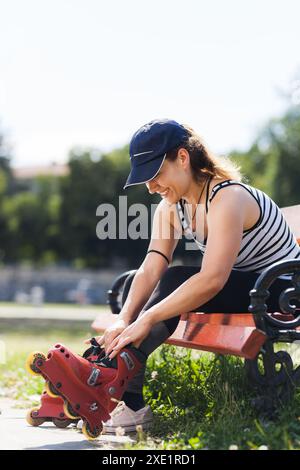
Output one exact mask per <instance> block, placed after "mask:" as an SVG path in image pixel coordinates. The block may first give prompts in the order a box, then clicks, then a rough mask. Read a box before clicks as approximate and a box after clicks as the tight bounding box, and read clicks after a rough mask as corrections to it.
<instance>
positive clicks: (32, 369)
mask: <svg viewBox="0 0 300 470" xmlns="http://www.w3.org/2000/svg"><path fill="white" fill-rule="evenodd" d="M39 359H41V360H42V361H46V356H45V355H44V354H43V353H41V352H32V353H30V354H29V356H28V357H27V359H26V362H25V369H26V370H27V372H29V374H31V375H40V374H41V371H40V369H39V368H38V366H37V364H36V363H37V361H38V360H39Z"/></svg>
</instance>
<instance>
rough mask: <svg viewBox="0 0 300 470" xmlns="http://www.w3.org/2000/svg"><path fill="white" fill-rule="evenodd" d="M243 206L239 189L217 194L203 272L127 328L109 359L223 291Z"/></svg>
mask: <svg viewBox="0 0 300 470" xmlns="http://www.w3.org/2000/svg"><path fill="white" fill-rule="evenodd" d="M243 207H244V206H243V196H242V192H241V191H240V188H239V187H236V186H234V187H230V188H229V187H228V188H226V191H223V192H221V191H220V192H219V193H217V194H216V196H215V198H214V199H213V201H212V203H211V205H210V210H209V213H208V221H207V222H208V240H207V246H206V251H205V254H204V257H203V262H202V267H201V271H200V272H199V273H197V274H195V275H194V276H192V277H190V278H189V279H188V280H187V281H185V282H184V283H183V284H182V285H181V286H179V287H178V288H177V289H176V290H175V291H174V292H172V293H171V294H170V295H168V296H167V297H166V298H165V299H163V300H161V301H160V302H159V303H157V304H155V305H154V306H152V307H151V308H149V310H146V311H145V312H144V313H143V315H142V316H140V317H139V318H138V319H137V320H136V321H135V322H134V323H133V324H132V325H130V326H129V327H128V328H126V330H124V332H123V333H122V334H121V335H120V336H119V337H117V338H116V339H115V340H114V342H113V343H112V344H111V346H110V348H109V349H108V353H109V352H111V351H112V349H114V352H113V353H112V354H111V356H110V357H114V356H115V355H116V354H117V352H118V350H119V349H120V348H122V347H124V346H125V345H126V344H129V343H131V342H133V343H134V344H135V346H137V347H138V346H139V345H140V343H141V342H142V340H143V338H145V337H146V336H147V334H148V333H149V331H150V329H151V327H152V325H154V324H155V323H157V322H159V321H162V320H167V319H168V318H172V317H174V316H177V315H179V314H180V313H185V312H188V311H191V310H193V309H195V308H197V307H199V306H201V305H203V304H205V303H206V302H208V301H209V300H210V299H212V298H213V297H214V296H215V295H216V294H217V293H218V292H219V291H220V290H222V288H223V287H224V285H225V284H226V282H227V280H228V277H229V275H230V273H231V270H232V267H233V265H234V262H235V260H236V258H237V255H238V253H239V250H240V246H241V240H242V236H243V227H244V221H245V210H243Z"/></svg>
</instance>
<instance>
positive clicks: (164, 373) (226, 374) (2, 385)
mask: <svg viewBox="0 0 300 470" xmlns="http://www.w3.org/2000/svg"><path fill="white" fill-rule="evenodd" d="M90 336H91V332H87V331H85V330H84V331H83V330H81V329H78V330H76V329H72V331H71V330H70V331H69V332H67V331H61V330H55V329H52V330H51V331H45V330H38V329H36V330H34V331H33V332H32V331H28V330H27V331H26V330H24V331H22V332H20V331H12V330H11V331H6V332H5V333H2V334H1V336H0V340H2V341H4V342H5V345H6V350H7V363H6V364H5V365H0V391H1V392H2V395H4V396H8V397H11V398H14V399H16V400H17V404H18V406H26V407H28V406H31V404H37V402H38V395H39V394H40V393H41V392H42V389H43V380H42V379H41V378H40V377H32V376H30V375H28V374H27V373H26V372H25V370H24V362H25V359H26V356H27V354H28V353H29V352H31V351H33V350H41V351H44V352H46V351H47V350H48V349H49V347H50V346H51V345H52V344H54V343H56V342H58V341H60V342H63V343H65V344H66V345H68V346H69V347H71V348H72V349H73V350H74V351H76V352H78V353H82V352H83V351H84V349H85V348H86V345H84V343H83V340H84V339H85V338H89V337H90ZM147 364H148V367H147V371H146V381H145V387H144V394H145V398H146V401H147V403H149V404H150V405H151V407H152V409H153V412H154V415H155V421H154V424H153V426H152V429H151V430H150V431H149V432H148V433H147V434H143V433H140V434H139V440H138V443H137V444H136V445H134V446H131V447H130V448H131V449H144V448H148V449H149V448H153V449H228V448H229V447H230V446H231V445H236V446H238V448H239V449H258V448H260V446H267V447H268V448H269V449H300V393H298V394H297V395H296V396H295V398H294V400H293V401H292V402H291V403H290V404H289V405H287V406H286V407H285V408H284V409H283V410H282V411H281V412H280V413H279V415H278V417H277V419H276V421H270V420H267V419H262V418H260V417H259V416H258V415H257V412H256V411H255V410H254V409H253V407H252V405H251V400H252V398H253V392H252V391H251V390H250V389H249V386H248V384H247V382H246V380H245V376H244V370H243V361H242V360H241V359H239V358H236V357H224V356H214V355H212V354H209V353H199V352H198V351H192V350H186V349H183V348H175V347H173V346H167V345H163V346H161V347H160V348H159V349H158V350H157V351H155V353H153V354H152V355H151V357H150V358H149V360H148V363H147Z"/></svg>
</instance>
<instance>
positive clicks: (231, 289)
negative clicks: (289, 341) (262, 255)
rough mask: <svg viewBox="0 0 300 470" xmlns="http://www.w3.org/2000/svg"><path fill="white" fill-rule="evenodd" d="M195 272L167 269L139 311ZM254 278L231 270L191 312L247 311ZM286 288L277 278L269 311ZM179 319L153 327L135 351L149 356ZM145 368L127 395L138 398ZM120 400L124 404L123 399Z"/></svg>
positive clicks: (188, 268)
mask: <svg viewBox="0 0 300 470" xmlns="http://www.w3.org/2000/svg"><path fill="white" fill-rule="evenodd" d="M199 270H200V267H199V266H173V267H170V268H169V269H168V270H167V271H166V272H165V273H164V275H163V276H162V278H161V280H160V282H159V284H158V285H157V287H156V289H155V290H154V291H153V294H152V295H151V297H150V298H149V300H148V302H147V303H146V305H145V306H144V308H143V311H145V310H147V309H148V308H150V307H151V306H153V305H155V304H157V303H158V302H160V301H161V300H162V299H164V298H165V297H167V296H168V295H169V294H171V293H172V292H173V291H174V290H175V289H177V287H179V286H180V285H181V284H182V283H183V282H185V281H186V280H187V279H188V278H190V277H191V276H193V275H194V274H196V273H198V272H199ZM258 276H259V274H258V273H253V272H243V271H238V270H232V272H231V274H230V276H229V279H228V281H227V283H226V284H225V286H224V288H223V289H222V291H220V292H219V293H218V294H217V295H216V296H215V297H214V298H212V299H211V300H210V301H209V302H207V303H206V304H203V305H201V306H199V307H197V308H195V309H193V310H194V311H202V312H205V313H243V312H247V311H248V306H249V304H250V297H249V291H250V290H251V289H252V288H253V286H254V284H255V281H256V279H257V278H258ZM133 277H134V275H132V276H131V278H128V279H127V280H126V284H127V285H126V286H124V291H125V287H126V290H127V293H128V291H129V288H130V285H131V282H132V280H133ZM288 286H289V282H288V281H285V280H281V279H277V280H276V281H275V282H274V284H273V285H272V286H271V288H270V297H269V299H268V310H269V311H270V312H274V311H280V308H279V305H278V298H279V295H280V293H281V292H282V290H284V289H285V288H287V287H288ZM143 311H142V312H143ZM142 312H141V313H142ZM181 313H183V312H180V314H181ZM179 319H180V315H178V316H176V317H173V318H170V319H168V320H165V321H161V322H159V323H157V324H155V325H154V326H153V328H152V329H151V331H150V333H149V335H148V336H147V338H145V339H144V341H143V342H142V343H141V345H140V347H139V349H140V350H141V351H143V352H144V353H145V354H146V355H147V356H149V355H150V354H151V353H152V352H153V351H154V350H155V349H156V348H157V347H158V346H160V345H161V344H162V343H163V342H164V341H165V340H166V339H167V338H168V337H169V336H171V335H172V334H173V332H174V331H175V329H176V328H177V325H178V322H179ZM145 368H146V364H144V366H143V367H142V369H141V370H140V372H139V373H138V374H137V375H136V376H135V377H134V378H133V380H132V381H131V382H130V383H129V384H128V388H127V392H128V393H129V394H139V395H140V396H141V395H142V389H143V382H144V374H145ZM127 392H125V393H126V395H127ZM126 395H125V398H126ZM124 401H125V402H126V400H124ZM128 406H129V405H128Z"/></svg>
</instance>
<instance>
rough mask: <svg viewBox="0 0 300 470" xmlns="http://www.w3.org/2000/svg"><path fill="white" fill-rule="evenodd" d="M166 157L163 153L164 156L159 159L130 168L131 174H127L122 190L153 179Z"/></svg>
mask: <svg viewBox="0 0 300 470" xmlns="http://www.w3.org/2000/svg"><path fill="white" fill-rule="evenodd" d="M166 155H167V154H166V153H165V154H164V155H161V156H160V157H157V158H155V160H151V161H150V162H146V163H144V164H141V165H138V166H132V168H131V172H130V173H129V176H128V178H127V181H126V183H125V186H123V189H126V188H128V186H134V185H135V184H143V183H146V182H147V181H150V180H152V179H153V178H155V176H156V175H157V173H158V172H159V170H160V169H161V167H162V164H163V163H164V161H165V158H166Z"/></svg>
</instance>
